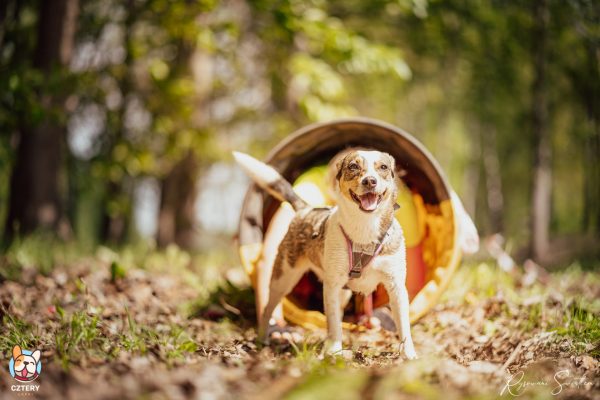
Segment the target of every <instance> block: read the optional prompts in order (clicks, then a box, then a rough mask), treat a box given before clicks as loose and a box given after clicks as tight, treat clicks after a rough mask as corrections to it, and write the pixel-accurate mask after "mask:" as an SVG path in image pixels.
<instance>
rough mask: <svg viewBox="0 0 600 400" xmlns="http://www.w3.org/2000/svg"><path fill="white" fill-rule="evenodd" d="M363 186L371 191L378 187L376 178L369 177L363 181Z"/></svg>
mask: <svg viewBox="0 0 600 400" xmlns="http://www.w3.org/2000/svg"><path fill="white" fill-rule="evenodd" d="M362 184H363V186H366V187H368V188H369V189H373V188H374V187H375V186H377V179H376V178H375V177H374V176H367V177H366V178H364V179H363V180H362Z"/></svg>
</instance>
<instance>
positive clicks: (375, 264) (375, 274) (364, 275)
mask: <svg viewBox="0 0 600 400" xmlns="http://www.w3.org/2000/svg"><path fill="white" fill-rule="evenodd" d="M394 265H395V263H394V260H393V258H392V257H388V256H378V257H376V258H374V259H373V260H372V261H371V262H370V263H369V265H368V266H366V267H365V268H363V270H362V271H361V274H360V277H358V278H352V279H348V282H347V283H346V286H347V287H348V288H349V289H350V290H352V291H353V292H360V293H364V294H369V293H371V292H373V291H374V290H375V289H376V288H377V285H378V284H379V283H381V282H382V281H384V280H385V279H386V277H389V276H390V275H391V274H393V273H394V269H395V268H394Z"/></svg>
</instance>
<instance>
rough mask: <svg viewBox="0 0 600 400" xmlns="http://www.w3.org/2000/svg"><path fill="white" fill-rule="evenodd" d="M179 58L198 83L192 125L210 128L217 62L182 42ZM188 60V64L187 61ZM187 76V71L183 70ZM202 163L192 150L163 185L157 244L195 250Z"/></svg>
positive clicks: (171, 172) (195, 84)
mask: <svg viewBox="0 0 600 400" xmlns="http://www.w3.org/2000/svg"><path fill="white" fill-rule="evenodd" d="M178 58H179V59H180V60H182V62H181V65H182V66H184V67H183V68H188V67H189V72H190V73H191V76H192V78H193V80H194V90H195V111H194V114H193V115H192V118H191V124H192V125H193V126H194V127H195V128H198V129H201V128H202V127H205V126H207V125H208V123H209V120H210V116H209V115H208V113H207V110H208V107H207V103H208V101H209V100H208V99H209V96H210V93H211V92H212V85H213V59H212V57H211V55H210V54H208V53H205V52H203V51H201V50H200V49H197V48H196V49H194V48H193V47H191V46H189V45H186V44H185V43H182V44H181V46H180V49H179V54H178ZM184 60H187V62H184ZM179 72H180V73H182V74H184V73H186V72H187V71H185V70H182V71H179ZM199 172H200V164H199V162H198V158H197V155H196V153H195V152H194V150H193V149H189V150H188V151H187V153H186V154H185V156H184V157H183V158H182V159H181V160H179V161H178V162H177V163H176V164H175V166H174V167H173V169H172V170H171V171H170V172H169V173H168V174H167V176H165V178H164V179H163V180H162V182H161V199H160V210H159V214H158V230H157V234H156V241H157V243H158V245H159V246H160V247H165V246H167V245H168V244H170V243H176V244H177V245H179V246H181V247H183V248H186V249H190V248H193V247H194V244H195V236H196V234H197V232H196V229H195V223H194V222H195V221H196V215H195V203H196V197H197V194H198V193H197V192H198V190H197V189H198V188H197V181H198V176H199Z"/></svg>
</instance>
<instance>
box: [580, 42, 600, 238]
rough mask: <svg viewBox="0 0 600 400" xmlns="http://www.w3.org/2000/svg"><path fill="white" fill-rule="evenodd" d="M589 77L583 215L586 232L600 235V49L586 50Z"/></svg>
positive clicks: (584, 88) (590, 46)
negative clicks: (599, 67)
mask: <svg viewBox="0 0 600 400" xmlns="http://www.w3.org/2000/svg"><path fill="white" fill-rule="evenodd" d="M586 50H587V51H586V53H587V57H586V69H587V73H586V74H585V75H584V76H583V77H581V78H580V79H582V81H583V82H582V84H580V85H579V87H580V92H581V93H582V96H583V103H584V104H585V109H586V114H587V128H588V129H587V131H588V132H587V136H586V139H585V142H584V150H583V154H584V158H583V165H584V171H585V172H584V177H585V179H584V212H583V228H584V230H585V231H592V232H593V233H595V234H598V233H600V208H599V207H598V204H599V203H600V115H599V112H600V98H599V96H600V83H599V82H600V77H599V76H598V67H597V57H596V52H597V46H596V45H594V44H593V43H592V42H591V41H590V43H588V44H587V46H586ZM578 78H579V77H578Z"/></svg>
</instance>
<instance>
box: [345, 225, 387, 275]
mask: <svg viewBox="0 0 600 400" xmlns="http://www.w3.org/2000/svg"><path fill="white" fill-rule="evenodd" d="M340 229H341V230H342V233H343V234H344V238H346V245H347V247H348V260H349V262H350V269H349V271H348V276H349V277H350V279H354V278H360V275H361V274H362V269H363V268H366V267H367V265H369V264H370V263H371V261H373V259H374V258H375V257H377V256H378V255H379V253H381V249H382V248H383V242H384V240H385V238H386V237H387V235H388V233H387V231H386V232H385V234H384V235H383V237H382V238H381V240H379V242H378V243H377V247H376V248H375V251H374V252H373V254H368V253H363V252H361V251H354V243H353V242H352V239H350V237H349V236H348V234H346V231H344V228H343V227H342V225H340ZM388 230H389V228H388Z"/></svg>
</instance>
